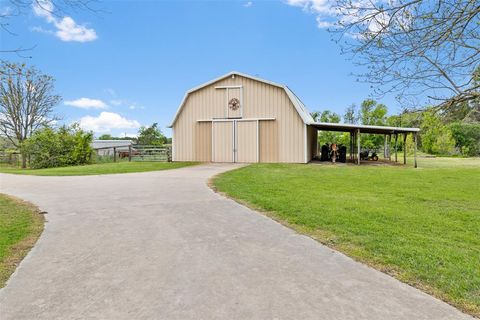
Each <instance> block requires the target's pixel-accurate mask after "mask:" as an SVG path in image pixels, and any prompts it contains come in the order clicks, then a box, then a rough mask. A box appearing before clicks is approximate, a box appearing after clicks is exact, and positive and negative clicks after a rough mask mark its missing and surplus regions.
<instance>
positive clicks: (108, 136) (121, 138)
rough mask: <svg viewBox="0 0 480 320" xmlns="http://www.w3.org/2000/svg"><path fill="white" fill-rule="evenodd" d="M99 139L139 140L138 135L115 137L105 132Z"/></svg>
mask: <svg viewBox="0 0 480 320" xmlns="http://www.w3.org/2000/svg"><path fill="white" fill-rule="evenodd" d="M98 140H131V141H135V142H136V141H137V138H136V137H114V136H112V135H111V134H108V133H105V134H102V135H101V136H100V137H98Z"/></svg>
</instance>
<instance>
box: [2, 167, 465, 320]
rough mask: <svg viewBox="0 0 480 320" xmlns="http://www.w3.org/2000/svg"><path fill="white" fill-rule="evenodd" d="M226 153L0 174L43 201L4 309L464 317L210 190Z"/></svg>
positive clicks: (83, 315) (98, 314)
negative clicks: (75, 170)
mask: <svg viewBox="0 0 480 320" xmlns="http://www.w3.org/2000/svg"><path fill="white" fill-rule="evenodd" d="M234 167H235V166H234V165H213V164H212V165H201V166H195V167H187V168H183V169H177V170H170V171H158V172H147V173H134V174H121V175H103V176H84V177H34V176H18V175H5V174H3V175H0V192H3V193H7V194H11V195H15V196H18V197H20V198H23V199H26V200H28V201H31V202H33V203H35V204H37V205H39V206H40V208H41V209H42V210H45V211H47V212H48V215H47V220H48V222H47V223H46V227H45V231H44V232H43V234H42V236H41V238H40V240H39V241H38V243H37V244H36V246H35V248H34V249H33V250H32V251H31V252H30V254H29V255H28V256H27V258H26V259H25V260H24V261H23V262H22V263H21V265H20V267H19V268H18V269H17V271H16V273H15V274H14V275H13V276H12V278H11V279H10V281H9V282H8V284H7V286H6V287H5V288H4V289H2V290H1V291H0V319H2V320H7V319H16V320H19V319H49V320H52V319H449V320H450V319H468V318H469V317H467V316H466V315H464V314H462V313H460V312H459V311H457V310H456V309H455V308H453V307H451V306H449V305H447V304H445V303H443V302H441V301H439V300H437V299H434V298H432V297H430V296H428V295H426V294H424V293H422V292H420V291H418V290H416V289H414V288H412V287H409V286H407V285H404V284H402V283H400V282H399V281H397V280H395V279H393V278H391V277H389V276H387V275H385V274H383V273H381V272H378V271H375V270H373V269H370V268H368V267H366V266H364V265H362V264H360V263H357V262H355V261H353V260H351V259H349V258H348V257H346V256H344V255H342V254H340V253H338V252H336V251H333V250H331V249H329V248H327V247H325V246H323V245H321V244H319V243H317V242H315V241H313V240H311V239H310V238H308V237H305V236H302V235H298V234H296V233H295V232H293V231H291V230H290V229H288V228H286V227H283V226H282V225H280V224H278V223H276V222H274V221H272V220H270V219H269V218H266V217H264V216H262V215H261V214H258V213H256V212H254V211H252V210H250V209H248V208H245V207H243V206H241V205H239V204H237V203H235V202H234V201H231V200H228V199H225V198H223V197H222V196H220V195H218V194H216V193H214V192H212V191H211V190H210V189H209V188H208V187H207V185H206V183H207V179H208V178H209V177H211V176H213V175H215V174H217V173H220V172H222V171H225V170H229V169H232V168H234Z"/></svg>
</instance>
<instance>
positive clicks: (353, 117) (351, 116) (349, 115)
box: [343, 104, 358, 124]
mask: <svg viewBox="0 0 480 320" xmlns="http://www.w3.org/2000/svg"><path fill="white" fill-rule="evenodd" d="M343 121H344V122H345V123H351V124H356V123H358V114H357V106H356V105H355V104H352V105H350V106H349V107H347V109H346V110H345V114H344V115H343Z"/></svg>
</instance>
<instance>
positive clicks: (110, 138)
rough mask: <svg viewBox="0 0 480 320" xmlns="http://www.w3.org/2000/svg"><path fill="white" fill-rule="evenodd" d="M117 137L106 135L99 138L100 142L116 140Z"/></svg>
mask: <svg viewBox="0 0 480 320" xmlns="http://www.w3.org/2000/svg"><path fill="white" fill-rule="evenodd" d="M114 139H115V137H113V136H112V135H111V134H108V133H104V134H102V135H101V136H100V137H98V140H114Z"/></svg>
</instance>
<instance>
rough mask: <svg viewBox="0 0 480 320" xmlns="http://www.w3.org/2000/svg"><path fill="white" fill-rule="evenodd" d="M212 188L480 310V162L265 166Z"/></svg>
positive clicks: (228, 176)
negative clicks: (475, 164) (464, 164)
mask: <svg viewBox="0 0 480 320" xmlns="http://www.w3.org/2000/svg"><path fill="white" fill-rule="evenodd" d="M211 184H212V185H213V187H214V188H215V189H216V190H218V191H219V192H222V193H224V194H226V195H227V196H229V197H231V198H233V199H236V200H238V201H239V202H241V203H243V204H247V205H249V206H250V207H252V208H254V209H258V210H259V211H262V212H264V213H266V214H267V215H268V216H270V217H272V218H273V219H275V220H277V221H279V222H281V223H283V224H285V225H287V226H289V227H291V228H293V229H295V230H296V231H298V232H300V233H303V234H307V235H309V236H311V237H312V238H314V239H316V240H318V241H320V242H322V243H323V244H326V245H328V246H330V247H332V248H334V249H337V250H339V251H341V252H344V253H345V254H347V255H348V256H350V257H352V258H354V259H356V260H358V261H361V262H363V263H366V264H368V265H370V266H372V267H374V268H376V269H378V270H380V271H383V272H385V273H388V274H390V275H392V276H394V277H396V278H397V279H399V280H401V281H403V282H406V283H408V284H410V285H413V286H415V287H417V288H419V289H421V290H423V291H426V292H428V293H430V294H432V295H434V296H436V297H438V298H440V299H442V300H444V301H446V302H448V303H450V304H452V305H454V306H456V307H458V308H460V309H461V310H463V311H465V312H467V313H470V314H472V315H476V316H477V317H478V316H480V268H479V267H478V266H479V265H480V237H479V231H480V196H479V195H478V190H480V166H478V167H461V166H450V167H442V166H440V167H435V166H432V167H430V168H421V169H413V168H406V167H389V166H386V167H368V166H364V167H355V166H346V167H345V166H343V167H341V166H328V165H326V166H317V165H286V164H255V165H251V166H248V167H243V168H240V169H237V170H234V171H229V172H226V173H223V174H221V175H219V176H216V177H214V178H213V179H212V181H211Z"/></svg>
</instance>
